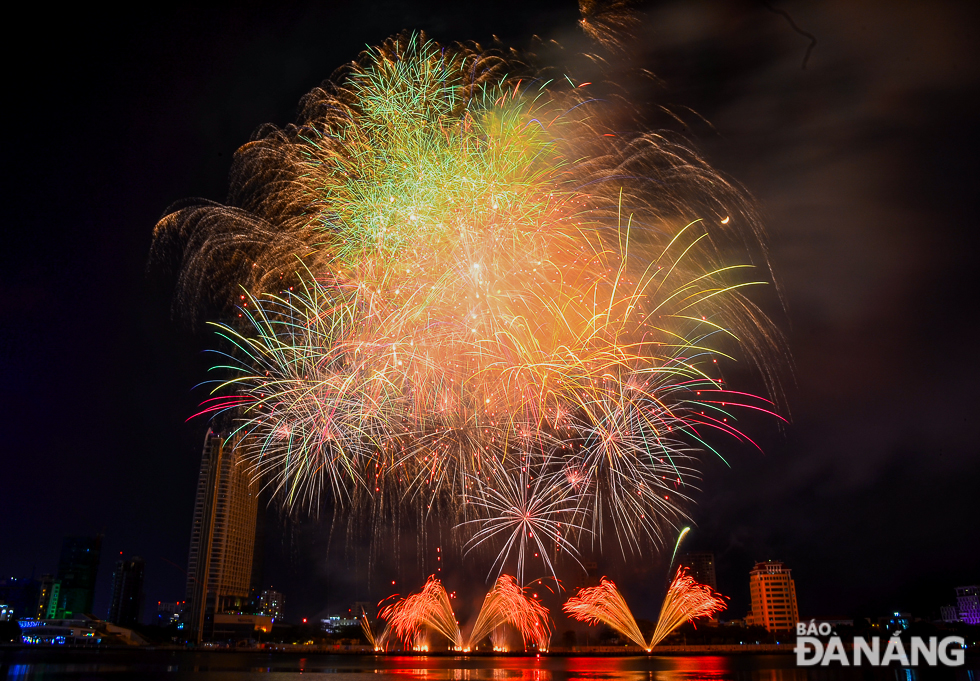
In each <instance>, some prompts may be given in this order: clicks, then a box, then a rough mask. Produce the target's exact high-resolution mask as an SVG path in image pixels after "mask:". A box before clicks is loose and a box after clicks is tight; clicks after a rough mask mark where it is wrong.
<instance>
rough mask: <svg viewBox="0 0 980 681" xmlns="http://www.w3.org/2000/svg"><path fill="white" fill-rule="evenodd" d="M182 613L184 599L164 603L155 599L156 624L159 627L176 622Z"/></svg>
mask: <svg viewBox="0 0 980 681" xmlns="http://www.w3.org/2000/svg"><path fill="white" fill-rule="evenodd" d="M183 613H184V601H175V602H173V603H164V602H162V601H157V618H156V624H158V625H159V626H161V627H166V626H170V625H171V624H177V623H178V622H179V621H180V616H181V615H182V614H183Z"/></svg>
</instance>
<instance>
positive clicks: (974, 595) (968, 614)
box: [956, 585, 980, 624]
mask: <svg viewBox="0 0 980 681" xmlns="http://www.w3.org/2000/svg"><path fill="white" fill-rule="evenodd" d="M956 609H957V611H958V614H959V616H960V621H961V622H966V623H967V624H980V586H976V585H974V586H958V587H956Z"/></svg>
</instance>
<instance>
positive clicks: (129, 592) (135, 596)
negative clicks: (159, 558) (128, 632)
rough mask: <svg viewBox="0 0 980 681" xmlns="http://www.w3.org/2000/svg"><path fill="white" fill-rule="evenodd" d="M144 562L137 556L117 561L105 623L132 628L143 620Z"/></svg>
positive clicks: (113, 572)
mask: <svg viewBox="0 0 980 681" xmlns="http://www.w3.org/2000/svg"><path fill="white" fill-rule="evenodd" d="M145 571H146V562H145V561H144V560H143V559H142V558H140V557H139V556H133V557H132V558H130V559H129V560H117V561H116V568H115V570H113V571H112V599H111V601H110V602H109V616H108V617H107V618H106V619H107V621H109V622H112V623H113V624H118V625H119V626H121V627H132V626H133V625H136V624H139V623H140V622H142V620H143V575H144V572H145Z"/></svg>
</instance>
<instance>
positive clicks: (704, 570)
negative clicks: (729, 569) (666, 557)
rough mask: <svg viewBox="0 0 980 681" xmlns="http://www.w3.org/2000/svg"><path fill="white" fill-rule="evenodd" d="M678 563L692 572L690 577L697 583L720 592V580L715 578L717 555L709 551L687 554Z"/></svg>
mask: <svg viewBox="0 0 980 681" xmlns="http://www.w3.org/2000/svg"><path fill="white" fill-rule="evenodd" d="M678 562H679V563H680V564H681V565H683V566H684V567H686V568H687V569H688V570H689V571H690V575H691V577H693V578H694V580H695V581H697V582H700V583H701V584H707V585H708V586H710V587H711V588H712V589H715V590H716V591H717V590H718V579H717V577H716V576H715V554H713V553H711V552H708V551H698V552H691V553H685V554H684V555H682V556H681V558H680V560H679V561H678Z"/></svg>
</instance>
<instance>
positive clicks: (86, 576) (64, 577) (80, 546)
mask: <svg viewBox="0 0 980 681" xmlns="http://www.w3.org/2000/svg"><path fill="white" fill-rule="evenodd" d="M101 554H102V535H101V534H100V535H98V536H95V537H65V540H64V541H63V542H62V544H61V557H60V558H59V559H58V576H57V578H56V579H55V581H56V582H57V584H58V597H57V599H54V592H53V591H52V594H51V599H50V600H49V603H48V612H49V613H51V614H53V616H54V618H55V619H71V618H72V617H75V616H77V615H84V614H90V613H91V612H92V601H93V600H94V598H95V578H96V576H97V575H98V572H99V559H100V557H101ZM52 604H53V605H54V607H53V608H52ZM52 610H53V613H52Z"/></svg>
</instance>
